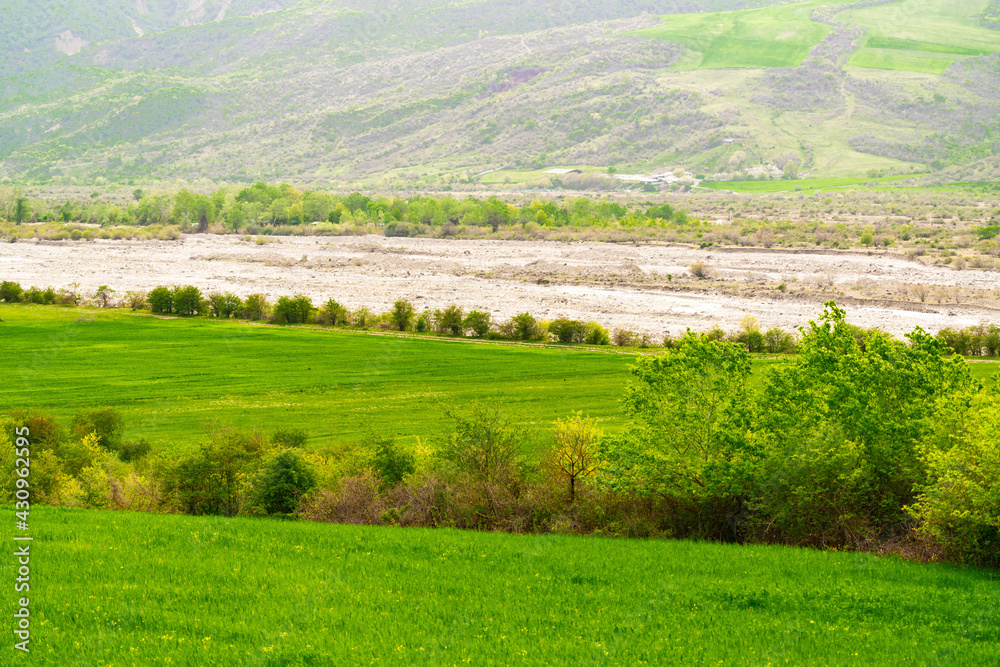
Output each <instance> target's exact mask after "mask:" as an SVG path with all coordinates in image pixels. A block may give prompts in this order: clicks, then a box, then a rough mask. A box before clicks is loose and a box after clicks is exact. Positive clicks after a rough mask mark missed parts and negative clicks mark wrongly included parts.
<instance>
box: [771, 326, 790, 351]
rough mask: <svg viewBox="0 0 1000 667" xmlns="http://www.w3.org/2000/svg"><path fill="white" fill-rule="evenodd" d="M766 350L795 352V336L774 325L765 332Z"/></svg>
mask: <svg viewBox="0 0 1000 667" xmlns="http://www.w3.org/2000/svg"><path fill="white" fill-rule="evenodd" d="M764 351H765V352H768V353H770V354H780V353H785V352H794V351H795V337H794V336H792V334H790V333H788V332H787V331H784V330H783V329H780V328H778V327H772V328H770V329H768V330H767V332H766V333H765V334H764Z"/></svg>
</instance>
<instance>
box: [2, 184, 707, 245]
mask: <svg viewBox="0 0 1000 667" xmlns="http://www.w3.org/2000/svg"><path fill="white" fill-rule="evenodd" d="M132 199H133V201H131V202H130V203H128V204H124V205H122V204H116V203H107V202H102V201H98V200H97V199H96V198H95V199H92V200H90V201H87V200H80V199H74V200H66V201H63V202H61V203H55V202H48V201H44V200H40V199H32V198H30V197H27V196H26V195H25V194H24V193H23V191H21V190H11V189H3V190H0V214H2V216H3V217H4V219H6V220H7V221H8V222H12V223H14V224H22V223H31V222H63V223H86V224H97V225H102V226H115V225H129V226H150V225H161V226H162V225H177V226H179V227H180V228H181V230H182V231H184V232H207V231H214V232H234V233H238V232H249V233H268V232H272V231H274V230H282V231H284V232H288V231H289V228H290V229H295V228H296V227H299V226H302V225H316V226H320V225H322V226H323V227H322V228H328V227H329V226H330V225H344V224H350V225H367V224H369V223H374V224H377V225H381V226H383V228H384V229H383V231H384V233H385V235H386V236H415V235H418V234H422V233H426V232H427V231H429V230H432V229H434V230H440V229H442V228H445V227H449V228H456V227H459V226H465V227H469V226H472V227H479V228H488V229H490V230H492V231H494V232H496V231H497V230H499V229H501V228H504V227H511V226H514V225H524V224H528V223H534V224H537V225H539V226H541V227H564V226H576V227H590V226H596V227H604V226H609V225H612V226H622V227H626V228H628V227H649V226H665V225H680V226H690V225H694V226H700V225H701V223H700V221H698V220H696V219H694V218H691V217H690V216H689V215H688V214H687V212H685V211H683V210H679V209H674V208H673V207H672V206H670V205H669V204H661V205H655V204H653V203H652V202H637V203H636V204H634V205H623V204H620V203H616V202H611V201H602V200H591V199H589V198H587V197H577V198H574V199H573V200H571V201H569V202H567V203H557V202H553V201H549V200H543V199H535V200H532V201H530V202H525V203H523V204H521V205H515V204H511V203H508V202H505V201H503V200H501V199H499V198H497V197H489V198H487V199H478V198H475V197H467V198H465V199H456V198H454V197H444V196H442V197H430V196H415V197H410V198H408V199H401V198H398V197H388V196H374V197H369V196H367V195H364V194H361V193H359V192H354V193H351V194H348V195H339V194H333V193H328V192H320V191H315V190H305V191H302V190H299V189H298V188H295V187H294V186H292V185H289V184H287V183H285V184H281V185H270V184H267V183H262V182H258V183H256V184H254V185H252V186H249V187H245V188H242V189H236V188H230V187H224V188H219V189H217V190H214V191H212V192H209V193H200V192H194V191H191V190H189V189H187V188H182V189H180V190H179V191H177V192H175V193H170V192H165V191H155V192H147V191H144V190H142V189H136V190H135V191H134V192H133V193H132Z"/></svg>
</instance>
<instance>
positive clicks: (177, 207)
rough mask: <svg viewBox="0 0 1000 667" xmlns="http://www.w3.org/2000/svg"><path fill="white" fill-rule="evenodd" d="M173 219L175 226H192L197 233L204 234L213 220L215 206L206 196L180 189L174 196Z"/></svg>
mask: <svg viewBox="0 0 1000 667" xmlns="http://www.w3.org/2000/svg"><path fill="white" fill-rule="evenodd" d="M173 217H174V221H175V222H176V223H177V224H180V225H187V226H189V227H191V226H194V227H197V228H198V231H199V232H205V231H208V226H209V225H210V224H211V223H212V221H213V220H215V205H214V204H213V203H212V200H211V199H210V198H209V197H208V196H207V195H202V194H196V193H194V192H191V191H189V190H187V189H182V190H181V191H180V192H178V193H177V194H176V195H174V209H173Z"/></svg>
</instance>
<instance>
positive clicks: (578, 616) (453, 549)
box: [0, 507, 1000, 667]
mask: <svg viewBox="0 0 1000 667" xmlns="http://www.w3.org/2000/svg"><path fill="white" fill-rule="evenodd" d="M5 509H6V511H7V512H8V513H9V514H12V512H13V510H12V509H10V508H5ZM31 517H32V527H31V532H32V535H33V536H34V538H35V541H34V543H33V545H32V554H33V555H32V560H31V568H32V571H31V591H30V594H31V595H30V597H31V607H30V609H31V622H32V626H31V628H32V638H31V641H32V643H31V645H30V646H31V649H32V653H31V655H30V656H18V658H20V660H18V659H15V658H14V656H12V655H11V653H17V652H16V651H13V649H12V648H11V647H10V646H7V647H5V649H4V651H5V652H6V653H7V655H8V658H7V659H5V660H4V664H11V665H13V664H22V663H23V664H26V665H27V664H32V665H57V666H58V667H73V666H75V665H81V666H82V665H87V666H90V665H161V664H172V665H345V666H347V665H369V664H399V665H462V664H473V665H708V664H736V665H767V664H797V665H803V664H823V665H858V664H872V665H874V664H878V665H917V664H925V665H931V664H950V665H987V664H995V662H996V659H997V656H1000V580H998V578H997V575H996V573H987V572H982V571H976V570H964V569H960V568H956V567H951V566H944V565H920V564H916V563H912V562H905V561H901V560H898V559H893V558H877V557H874V556H871V555H863V554H850V553H836V552H820V551H814V550H804V549H794V548H785V547H764V546H746V547H740V546H734V545H719V544H708V543H693V542H684V541H641V540H612V539H601V538H580V537H568V536H556V535H537V536H518V535H502V534H493V533H474V532H460V531H454V530H448V529H416V528H384V527H382V528H377V527H376V528H373V527H357V526H345V525H330V524H311V523H297V522H282V521H274V520H263V519H259V520H252V519H218V518H201V517H187V516H177V515H151V514H134V513H126V512H100V511H93V510H69V509H62V508H50V507H37V508H35V509H34V511H33V512H32V515H31ZM12 519H13V517H11V520H12ZM8 540H9V538H8ZM237 554H238V556H237ZM13 563H14V559H13V558H4V559H3V560H2V565H0V570H2V572H3V574H2V576H3V578H4V581H12V580H13V577H14V572H13V570H14V565H13ZM13 597H14V594H13V593H12V592H11V593H9V594H8V595H6V596H5V597H4V604H5V605H6V607H5V609H7V610H8V612H7V614H8V618H9V617H10V614H12V613H13V611H12V604H13V603H12V600H13Z"/></svg>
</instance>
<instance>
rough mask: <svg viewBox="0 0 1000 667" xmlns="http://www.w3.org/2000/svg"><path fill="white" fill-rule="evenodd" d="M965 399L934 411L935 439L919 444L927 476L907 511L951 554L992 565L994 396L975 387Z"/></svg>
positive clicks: (996, 530)
mask: <svg viewBox="0 0 1000 667" xmlns="http://www.w3.org/2000/svg"><path fill="white" fill-rule="evenodd" d="M967 401H968V398H967V397H959V399H958V400H957V401H953V402H952V403H951V404H950V405H948V406H947V408H946V409H945V410H942V411H939V413H938V414H939V415H940V417H941V418H940V419H939V420H938V422H937V425H936V428H937V430H938V432H939V434H938V437H937V438H935V439H934V440H936V441H938V442H929V443H927V444H925V445H924V447H923V448H922V456H923V459H924V462H925V464H926V465H927V469H928V473H929V474H928V481H927V482H926V483H925V484H922V485H921V486H920V495H919V497H918V498H917V500H916V502H915V503H914V504H913V506H912V507H910V508H908V511H909V512H910V514H911V515H912V516H913V517H915V518H916V519H917V520H918V521H919V522H920V530H921V532H923V533H924V534H925V535H927V536H928V537H930V538H931V539H933V540H934V541H936V542H937V543H939V544H940V545H941V546H943V547H944V548H945V549H947V550H948V552H949V553H950V555H951V556H952V557H954V558H956V559H957V560H963V561H966V562H968V563H972V564H975V565H986V566H993V567H995V566H997V565H1000V398H998V397H997V396H996V395H995V394H993V395H990V394H986V393H981V394H979V395H978V396H976V397H975V398H974V399H973V400H972V405H971V408H966V405H965V404H966V402H967ZM942 441H943V442H942ZM938 443H941V444H944V443H947V444H945V446H941V445H940V444H938Z"/></svg>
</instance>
